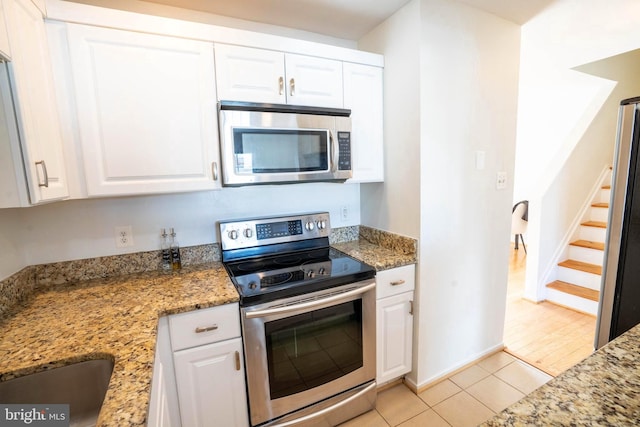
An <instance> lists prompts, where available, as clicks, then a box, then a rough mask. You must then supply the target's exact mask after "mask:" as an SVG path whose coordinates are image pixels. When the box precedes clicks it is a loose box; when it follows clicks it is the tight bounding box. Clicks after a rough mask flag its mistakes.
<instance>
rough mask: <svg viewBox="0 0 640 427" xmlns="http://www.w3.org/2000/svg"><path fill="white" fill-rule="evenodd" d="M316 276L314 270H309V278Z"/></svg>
mask: <svg viewBox="0 0 640 427" xmlns="http://www.w3.org/2000/svg"><path fill="white" fill-rule="evenodd" d="M315 276H316V273H315V271H313V270H309V271H307V277H308V278H310V279H313V278H314V277H315Z"/></svg>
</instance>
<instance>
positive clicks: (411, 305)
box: [409, 300, 413, 315]
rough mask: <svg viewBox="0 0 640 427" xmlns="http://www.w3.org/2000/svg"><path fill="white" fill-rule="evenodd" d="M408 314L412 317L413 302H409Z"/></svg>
mask: <svg viewBox="0 0 640 427" xmlns="http://www.w3.org/2000/svg"><path fill="white" fill-rule="evenodd" d="M409 314H411V315H413V300H411V301H409Z"/></svg>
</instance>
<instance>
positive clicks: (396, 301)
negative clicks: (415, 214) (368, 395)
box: [376, 265, 415, 385]
mask: <svg viewBox="0 0 640 427" xmlns="http://www.w3.org/2000/svg"><path fill="white" fill-rule="evenodd" d="M414 287H415V266H414V265H407V266H403V267H398V268H393V269H390V270H384V271H380V272H378V273H377V275H376V296H377V300H376V306H377V307H376V331H377V336H376V339H377V340H376V346H377V349H376V359H377V370H376V382H377V383H378V384H379V385H380V384H384V383H387V382H389V381H392V380H394V379H397V378H399V377H401V376H402V375H404V374H406V373H408V372H409V371H411V367H412V364H411V360H412V348H413V344H412V342H413V289H414Z"/></svg>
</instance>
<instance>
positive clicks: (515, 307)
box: [504, 248, 596, 376]
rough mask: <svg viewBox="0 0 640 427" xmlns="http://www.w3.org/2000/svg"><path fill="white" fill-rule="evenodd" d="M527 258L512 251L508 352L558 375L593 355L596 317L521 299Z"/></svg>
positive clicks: (506, 339) (521, 251)
mask: <svg viewBox="0 0 640 427" xmlns="http://www.w3.org/2000/svg"><path fill="white" fill-rule="evenodd" d="M525 270H526V255H525V252H524V251H523V250H522V248H520V250H517V251H516V250H514V249H513V248H512V249H511V259H510V261H509V284H508V287H507V311H506V319H505V332H504V342H505V345H506V347H507V348H506V350H505V351H507V352H509V353H511V354H513V355H514V356H516V357H518V358H519V359H522V360H524V361H525V362H527V363H529V364H531V365H533V366H535V367H537V368H538V369H541V370H543V371H545V372H547V373H548V374H550V375H553V376H556V375H558V374H559V373H561V372H562V371H564V370H566V369H568V368H570V367H571V366H573V365H575V364H576V363H578V362H580V361H581V360H583V359H584V358H586V357H587V356H589V355H590V354H591V353H592V352H593V341H594V336H595V327H596V318H595V316H591V315H588V314H583V313H579V312H577V311H573V310H570V309H567V308H564V307H560V306H557V305H555V304H552V303H549V302H542V303H538V304H536V303H534V302H531V301H528V300H525V299H523V298H522V295H523V291H524V281H525Z"/></svg>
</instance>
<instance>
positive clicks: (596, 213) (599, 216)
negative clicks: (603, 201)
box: [589, 206, 609, 222]
mask: <svg viewBox="0 0 640 427" xmlns="http://www.w3.org/2000/svg"><path fill="white" fill-rule="evenodd" d="M589 219H590V220H591V221H602V222H607V220H608V219H609V208H596V207H593V206H592V207H591V210H590V211H589Z"/></svg>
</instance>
